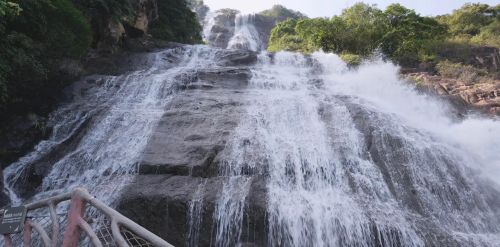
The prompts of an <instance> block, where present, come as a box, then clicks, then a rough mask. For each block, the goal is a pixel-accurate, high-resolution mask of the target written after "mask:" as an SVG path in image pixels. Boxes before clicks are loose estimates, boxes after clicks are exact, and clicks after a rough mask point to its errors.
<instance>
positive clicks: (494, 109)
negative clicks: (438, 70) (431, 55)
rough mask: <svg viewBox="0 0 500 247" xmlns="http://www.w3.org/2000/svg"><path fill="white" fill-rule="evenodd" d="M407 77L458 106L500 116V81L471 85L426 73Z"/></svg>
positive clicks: (411, 74) (412, 74)
mask: <svg viewBox="0 0 500 247" xmlns="http://www.w3.org/2000/svg"><path fill="white" fill-rule="evenodd" d="M407 76H408V77H409V78H410V79H411V80H412V81H415V82H416V83H417V85H418V87H420V88H424V89H425V90H426V91H427V92H431V93H437V94H438V95H441V96H444V97H446V98H448V99H449V100H450V102H452V103H453V104H455V105H457V106H470V107H472V108H475V109H478V110H479V111H482V112H485V113H488V114H491V115H497V116H498V115H500V80H491V81H490V82H488V83H474V84H471V83H467V82H463V81H460V80H458V79H452V78H446V77H442V76H439V75H431V74H429V73H426V72H420V73H410V74H408V75H407ZM461 108H462V109H464V107H461Z"/></svg>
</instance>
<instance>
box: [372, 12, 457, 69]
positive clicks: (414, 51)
mask: <svg viewBox="0 0 500 247" xmlns="http://www.w3.org/2000/svg"><path fill="white" fill-rule="evenodd" d="M384 14H385V15H386V19H387V24H388V25H389V26H390V28H389V30H388V32H386V33H385V34H384V36H383V38H382V42H381V49H382V52H383V53H384V54H386V55H387V56H389V57H390V58H392V59H394V60H396V61H397V62H399V63H402V64H405V65H410V64H413V63H416V62H418V61H419V60H420V59H421V58H422V57H426V56H429V55H431V54H429V51H428V50H427V47H428V46H430V44H432V43H433V42H436V41H439V40H444V38H445V37H446V32H447V29H446V26H444V25H442V24H439V23H438V22H437V21H436V20H435V19H433V18H430V17H422V16H420V15H418V14H417V13H415V11H414V10H411V9H407V8H405V7H403V6H402V5H400V4H392V5H390V6H388V7H387V9H386V10H385V11H384Z"/></svg>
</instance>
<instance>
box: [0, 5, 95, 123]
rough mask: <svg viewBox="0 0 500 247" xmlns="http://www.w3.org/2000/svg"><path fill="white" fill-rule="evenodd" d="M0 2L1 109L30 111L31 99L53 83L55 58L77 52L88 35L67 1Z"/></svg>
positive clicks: (82, 49) (78, 54)
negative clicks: (52, 75)
mask: <svg viewBox="0 0 500 247" xmlns="http://www.w3.org/2000/svg"><path fill="white" fill-rule="evenodd" d="M0 6H1V7H0V8H1V9H2V10H1V11H0V13H1V14H2V15H3V16H2V19H1V20H2V21H1V24H0V26H1V28H0V33H1V36H0V45H1V47H2V49H1V50H0V114H2V115H3V116H5V115H6V112H18V111H19V112H23V111H30V108H31V107H32V106H30V101H31V100H33V99H34V98H36V97H42V96H41V95H42V93H41V92H45V91H47V88H51V87H52V86H53V85H54V84H57V81H54V80H50V77H51V71H53V70H54V66H55V64H56V63H55V61H56V60H57V59H59V58H62V57H72V58H79V57H81V56H82V55H83V54H85V53H86V51H87V49H88V47H89V44H90V42H91V39H92V34H91V31H90V26H89V23H88V22H87V20H86V19H85V17H84V16H83V15H82V13H81V12H80V11H79V10H78V9H77V8H75V6H74V5H73V4H72V3H71V2H70V1H69V0H19V1H16V3H13V2H10V1H5V0H0ZM6 6H7V7H6ZM34 107H37V106H36V105H35V106H34Z"/></svg>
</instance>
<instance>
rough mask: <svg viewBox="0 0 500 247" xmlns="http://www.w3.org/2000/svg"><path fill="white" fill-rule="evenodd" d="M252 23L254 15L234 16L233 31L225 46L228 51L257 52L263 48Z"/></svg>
mask: <svg viewBox="0 0 500 247" xmlns="http://www.w3.org/2000/svg"><path fill="white" fill-rule="evenodd" d="M254 21H255V15H253V14H238V15H236V18H235V31H234V35H233V37H231V39H230V40H229V43H228V45H227V48H228V49H244V50H251V51H259V50H261V49H262V48H263V47H262V41H261V40H260V36H259V32H258V31H257V29H256V28H255V25H254Z"/></svg>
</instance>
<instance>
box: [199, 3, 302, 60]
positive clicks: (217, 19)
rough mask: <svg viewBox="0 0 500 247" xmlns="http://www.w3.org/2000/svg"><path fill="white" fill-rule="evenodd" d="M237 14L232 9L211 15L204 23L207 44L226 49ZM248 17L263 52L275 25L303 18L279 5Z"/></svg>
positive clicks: (233, 31)
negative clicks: (290, 19) (291, 19)
mask: <svg viewBox="0 0 500 247" xmlns="http://www.w3.org/2000/svg"><path fill="white" fill-rule="evenodd" d="M239 14H240V13H239V11H237V10H232V9H222V10H217V11H215V12H214V13H211V15H209V16H208V18H207V19H206V20H205V23H204V36H205V40H206V41H207V42H208V44H210V45H211V46H213V47H219V48H227V47H228V43H229V41H230V39H231V37H233V35H234V34H235V26H236V17H237V15H239ZM250 16H251V18H248V20H249V23H248V24H249V25H253V26H254V27H255V29H256V30H257V35H258V39H259V40H260V42H261V44H260V47H261V49H263V50H265V49H266V47H267V43H268V41H269V37H270V35H271V30H272V29H273V28H274V26H275V25H276V23H278V22H281V21H284V20H286V19H288V18H302V17H305V16H304V15H302V14H301V13H299V12H294V11H291V10H288V9H286V8H284V7H282V6H279V5H277V6H274V7H273V8H272V9H270V10H267V11H263V12H262V13H257V14H251V15H250Z"/></svg>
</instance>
